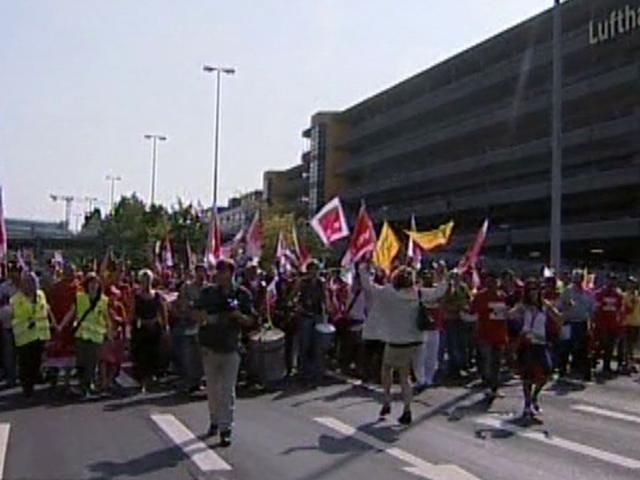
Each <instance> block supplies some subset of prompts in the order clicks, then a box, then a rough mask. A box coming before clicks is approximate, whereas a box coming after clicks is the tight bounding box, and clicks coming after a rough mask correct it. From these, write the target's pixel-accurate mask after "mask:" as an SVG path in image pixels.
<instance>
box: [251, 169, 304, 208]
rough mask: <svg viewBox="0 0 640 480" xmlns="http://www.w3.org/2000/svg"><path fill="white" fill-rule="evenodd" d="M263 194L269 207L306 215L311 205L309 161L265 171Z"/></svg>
mask: <svg viewBox="0 0 640 480" xmlns="http://www.w3.org/2000/svg"><path fill="white" fill-rule="evenodd" d="M262 194H263V200H264V202H265V204H266V205H267V206H269V207H273V208H276V209H281V210H283V211H286V212H293V213H295V214H298V215H305V214H306V213H307V209H308V205H309V162H304V161H303V162H302V163H299V164H297V165H294V166H293V167H291V168H288V169H286V170H269V171H267V172H265V173H264V175H263V187H262Z"/></svg>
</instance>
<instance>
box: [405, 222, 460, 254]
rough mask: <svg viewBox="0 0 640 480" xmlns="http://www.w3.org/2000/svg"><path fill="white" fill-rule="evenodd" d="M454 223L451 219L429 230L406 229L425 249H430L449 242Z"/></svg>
mask: <svg viewBox="0 0 640 480" xmlns="http://www.w3.org/2000/svg"><path fill="white" fill-rule="evenodd" d="M453 225H454V223H453V220H451V221H450V222H449V223H445V224H444V225H440V226H439V227H438V228H436V229H435V230H429V231H428V232H411V231H409V230H406V231H405V233H406V234H407V235H409V236H410V237H411V238H412V239H413V241H414V242H416V243H417V244H418V245H420V247H421V248H422V249H423V250H425V251H429V250H433V249H434V248H436V247H440V246H442V245H446V244H447V243H449V239H450V238H451V232H452V231H453Z"/></svg>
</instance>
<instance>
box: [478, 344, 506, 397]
mask: <svg viewBox="0 0 640 480" xmlns="http://www.w3.org/2000/svg"><path fill="white" fill-rule="evenodd" d="M480 351H481V358H482V369H481V374H482V379H483V380H484V381H485V383H486V384H487V385H488V387H489V388H490V389H491V391H493V392H497V391H498V387H499V386H500V367H501V365H502V357H503V356H504V347H502V346H496V345H489V344H486V343H485V344H482V345H481V346H480Z"/></svg>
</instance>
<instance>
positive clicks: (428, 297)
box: [420, 276, 449, 303]
mask: <svg viewBox="0 0 640 480" xmlns="http://www.w3.org/2000/svg"><path fill="white" fill-rule="evenodd" d="M448 288H449V277H448V276H445V278H444V279H443V280H442V281H440V282H439V283H438V284H436V286H435V287H429V288H420V295H421V296H422V300H423V301H424V302H427V303H429V302H436V301H438V300H440V299H441V298H442V297H444V296H445V294H446V293H447V289H448Z"/></svg>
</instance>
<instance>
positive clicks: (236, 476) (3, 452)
mask: <svg viewBox="0 0 640 480" xmlns="http://www.w3.org/2000/svg"><path fill="white" fill-rule="evenodd" d="M504 393H505V395H506V396H505V398H502V399H498V400H496V401H495V402H494V403H493V405H488V404H487V403H486V402H484V401H483V397H482V394H481V392H480V391H478V390H474V389H472V388H466V387H452V388H439V389H436V390H429V391H426V392H424V393H422V394H421V395H420V396H419V397H418V398H417V402H416V404H415V407H414V424H413V425H411V426H410V427H408V428H403V427H400V426H399V425H398V424H397V423H396V422H395V418H396V417H397V416H398V415H399V414H400V413H401V412H400V409H401V406H400V404H395V405H394V416H393V417H390V418H389V420H387V421H383V422H381V421H378V419H377V413H378V410H379V403H378V402H379V392H377V391H376V390H371V389H368V388H364V387H362V386H358V385H353V384H351V383H347V382H343V381H340V380H333V381H330V382H327V384H326V385H324V386H322V387H320V388H317V389H313V390H305V389H301V388H298V387H293V386H292V387H289V388H287V389H285V390H283V391H280V392H275V393H269V394H266V393H260V392H244V394H243V395H242V398H241V399H240V400H239V402H238V405H237V425H236V429H235V432H234V433H235V435H234V443H233V445H232V446H231V447H230V448H228V449H222V448H220V447H219V446H218V445H217V444H216V443H217V439H212V440H210V439H207V438H206V437H205V436H204V433H205V432H206V430H207V427H208V425H207V412H206V404H205V402H204V399H196V400H193V401H188V402H187V401H185V400H184V399H183V398H181V397H178V396H175V395H173V394H172V393H170V392H162V391H160V392H156V393H150V394H147V395H145V396H142V395H131V396H127V397H124V398H118V399H108V400H104V399H103V400H98V401H90V402H82V403H69V402H62V401H59V400H54V399H52V398H50V397H49V395H48V394H47V393H46V392H44V391H42V392H40V394H39V397H38V401H37V402H35V403H32V404H26V403H25V402H24V401H23V400H22V398H21V397H20V395H19V392H17V391H4V392H0V478H4V479H11V480H18V479H25V480H36V479H69V480H75V479H94V480H97V479H133V478H139V479H162V480H165V479H166V480H170V479H171V480H175V479H190V478H196V479H226V480H251V479H256V480H258V479H259V480H270V479H274V480H275V479H277V480H283V479H286V480H289V479H291V480H295V479H300V480H302V479H305V480H314V479H317V480H320V479H345V480H347V479H348V480H353V479H367V480H369V479H371V480H373V479H401V480H403V479H416V478H429V479H432V480H472V479H483V480H494V479H495V480H502V479H504V480H513V479H514V478H517V479H538V478H539V479H541V480H551V479H574V478H575V479H594V480H595V479H598V480H601V479H616V480H617V479H621V480H623V479H629V480H631V479H638V478H640V449H639V448H638V445H640V402H638V398H640V380H639V379H638V378H637V377H636V378H629V377H624V378H618V379H615V380H612V381H610V382H608V383H606V384H591V385H587V386H586V388H583V387H581V386H580V385H574V386H571V387H567V386H562V387H553V388H551V389H550V390H548V391H547V392H546V393H545V394H544V396H543V400H542V404H543V409H544V415H543V418H544V424H543V425H535V426H523V425H521V424H520V423H519V422H518V420H517V419H516V418H515V417H516V416H517V415H518V414H519V412H520V409H521V397H520V387H519V384H518V382H517V381H513V382H511V383H509V384H508V386H507V387H505V389H504ZM2 472H4V475H2Z"/></svg>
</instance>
